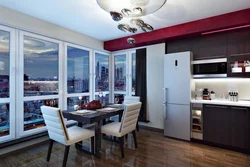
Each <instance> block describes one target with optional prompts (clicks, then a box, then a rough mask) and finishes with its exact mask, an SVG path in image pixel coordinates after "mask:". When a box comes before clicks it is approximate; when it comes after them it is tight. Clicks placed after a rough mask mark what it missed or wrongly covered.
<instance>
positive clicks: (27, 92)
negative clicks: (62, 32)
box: [23, 36, 58, 96]
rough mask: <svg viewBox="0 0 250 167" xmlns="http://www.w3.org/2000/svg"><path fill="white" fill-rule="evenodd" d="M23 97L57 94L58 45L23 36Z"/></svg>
mask: <svg viewBox="0 0 250 167" xmlns="http://www.w3.org/2000/svg"><path fill="white" fill-rule="evenodd" d="M23 77H24V96H42V95H55V94H58V44H56V43H53V42H49V41H45V40H41V39H37V38H33V37H28V36H24V76H23Z"/></svg>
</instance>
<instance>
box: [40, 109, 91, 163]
mask: <svg viewBox="0 0 250 167" xmlns="http://www.w3.org/2000/svg"><path fill="white" fill-rule="evenodd" d="M41 110H42V114H43V118H44V120H45V124H46V127H47V129H48V133H49V138H50V144H49V149H48V154H47V161H49V160H50V155H51V151H52V147H53V142H54V141H57V142H59V143H61V144H63V145H65V152H64V158H63V167H65V166H66V163H67V159H68V153H69V148H70V145H72V144H75V143H78V142H80V141H82V140H84V139H87V138H91V145H92V153H93V150H94V149H93V148H94V147H93V144H94V135H95V133H94V131H92V130H89V129H83V128H81V127H78V126H73V127H70V128H66V126H65V123H64V120H63V115H62V112H61V110H60V109H59V108H54V107H48V106H41Z"/></svg>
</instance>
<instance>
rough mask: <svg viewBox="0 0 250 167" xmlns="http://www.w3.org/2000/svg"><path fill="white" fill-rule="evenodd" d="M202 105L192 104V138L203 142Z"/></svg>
mask: <svg viewBox="0 0 250 167" xmlns="http://www.w3.org/2000/svg"><path fill="white" fill-rule="evenodd" d="M202 106H203V105H202V103H191V138H192V139H197V140H203V117H202Z"/></svg>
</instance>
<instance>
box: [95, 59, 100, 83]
mask: <svg viewBox="0 0 250 167" xmlns="http://www.w3.org/2000/svg"><path fill="white" fill-rule="evenodd" d="M99 66H100V63H99V61H98V62H97V64H96V68H95V73H96V78H97V79H100V75H99V73H100V71H99V68H100V67H99Z"/></svg>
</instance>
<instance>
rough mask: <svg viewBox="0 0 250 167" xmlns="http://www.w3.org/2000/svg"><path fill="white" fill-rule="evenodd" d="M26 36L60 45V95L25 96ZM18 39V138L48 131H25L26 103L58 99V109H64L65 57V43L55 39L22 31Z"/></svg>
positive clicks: (36, 129) (41, 129) (41, 128)
mask: <svg viewBox="0 0 250 167" xmlns="http://www.w3.org/2000/svg"><path fill="white" fill-rule="evenodd" d="M24 36H28V37H31V38H37V39H41V40H45V41H48V42H53V43H56V44H58V90H59V91H58V95H43V96H26V97H25V96H24V79H23V75H24ZM18 38H19V56H18V58H17V59H18V61H17V62H19V63H18V64H17V69H18V73H17V80H18V81H17V82H16V86H17V97H18V99H20V100H18V101H17V102H16V106H17V107H16V108H17V110H16V115H17V118H18V119H16V130H17V133H16V134H17V137H25V136H29V135H33V134H37V133H41V132H44V131H46V130H47V128H46V126H44V127H40V128H35V129H31V130H27V131H24V102H26V101H35V100H47V99H58V107H59V108H62V104H63V100H62V99H63V97H62V92H61V91H60V90H62V89H63V62H62V61H63V58H62V56H61V55H63V42H62V41H60V40H56V39H53V38H49V37H46V36H43V35H38V34H34V33H30V32H26V31H20V30H18Z"/></svg>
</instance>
